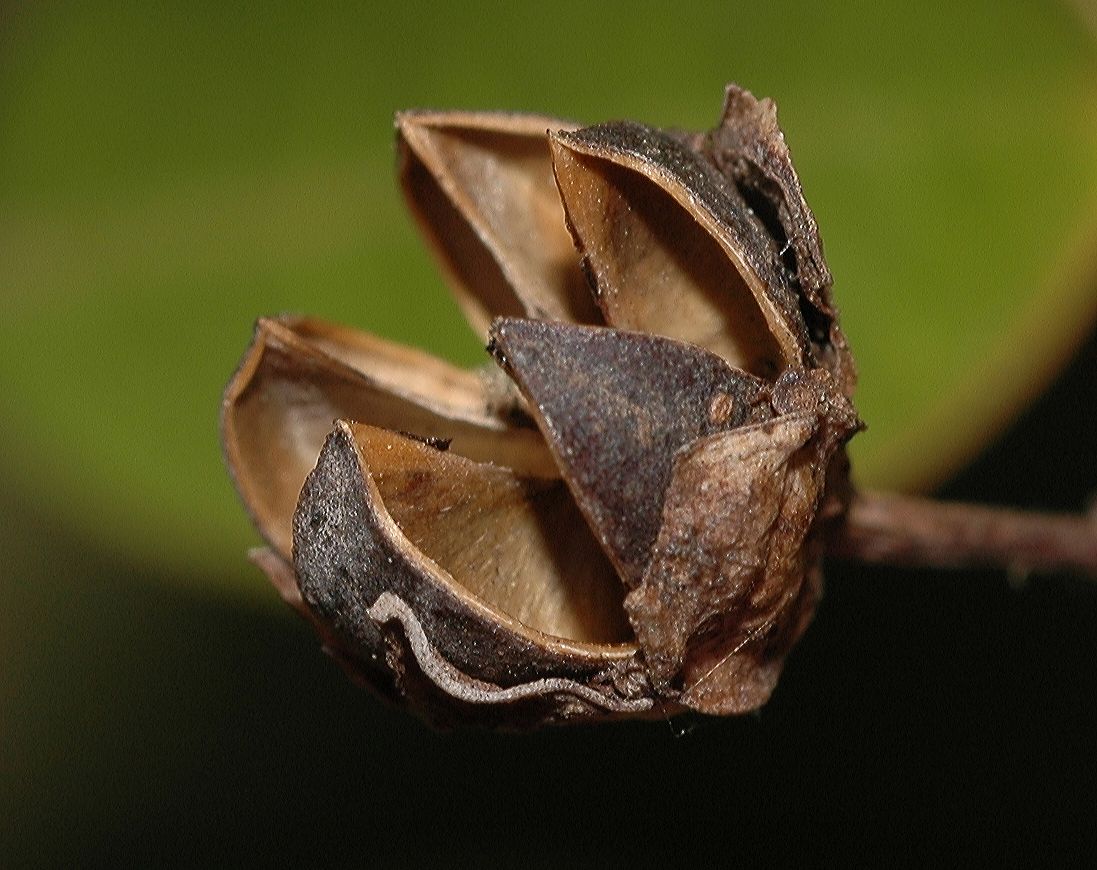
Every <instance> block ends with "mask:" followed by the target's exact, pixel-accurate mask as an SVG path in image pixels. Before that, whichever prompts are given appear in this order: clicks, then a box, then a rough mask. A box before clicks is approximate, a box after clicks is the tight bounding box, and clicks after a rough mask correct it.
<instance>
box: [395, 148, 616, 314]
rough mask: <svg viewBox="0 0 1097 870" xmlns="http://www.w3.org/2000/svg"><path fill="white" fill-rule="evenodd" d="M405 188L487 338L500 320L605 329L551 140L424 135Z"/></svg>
mask: <svg viewBox="0 0 1097 870" xmlns="http://www.w3.org/2000/svg"><path fill="white" fill-rule="evenodd" d="M407 136H408V141H409V143H410V144H411V145H413V147H415V148H417V149H422V153H421V154H409V155H407V160H408V163H407V164H406V166H405V189H406V191H407V193H408V196H409V198H410V199H411V201H412V203H413V205H414V206H415V208H416V210H417V211H418V212H419V215H420V217H421V219H422V221H423V223H424V228H425V229H426V230H427V232H428V233H429V234H430V235H431V236H432V242H433V243H434V245H435V247H436V249H437V250H438V251H439V253H441V254H442V256H443V258H444V259H445V261H446V263H447V265H448V267H449V269H450V270H451V272H452V274H453V277H454V279H455V280H456V282H457V283H458V284H459V291H460V292H459V294H458V296H459V301H461V303H462V305H463V307H464V308H465V309H466V315H467V316H468V317H469V320H470V321H471V322H472V323H473V325H474V326H476V327H478V328H479V329H480V330H481V331H484V332H486V330H487V327H488V325H489V324H490V322H491V320H492V318H493V317H496V316H527V317H539V318H551V319H554V320H567V321H574V322H581V323H598V322H601V316H600V314H599V312H598V308H597V306H596V305H595V304H594V301H593V299H592V298H591V293H590V288H589V287H588V286H587V283H586V279H585V278H584V276H583V274H582V272H581V271H580V269H579V255H578V253H577V252H576V250H575V246H574V244H573V242H572V240H571V237H570V236H569V234H568V232H567V229H566V227H565V225H564V211H563V207H562V205H561V204H560V198H559V195H558V193H557V190H556V185H555V182H554V181H553V177H552V164H551V162H550V158H549V150H548V139H547V136H546V135H545V131H544V130H541V131H538V132H537V134H536V135H521V134H515V133H509V132H501V131H495V130H485V129H468V128H453V127H418V128H415V129H414V130H408V131H407Z"/></svg>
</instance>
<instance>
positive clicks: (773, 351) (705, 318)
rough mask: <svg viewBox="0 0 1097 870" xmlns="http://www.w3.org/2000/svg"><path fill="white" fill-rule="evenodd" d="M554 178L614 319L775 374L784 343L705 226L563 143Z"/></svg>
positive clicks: (641, 180) (628, 172)
mask: <svg viewBox="0 0 1097 870" xmlns="http://www.w3.org/2000/svg"><path fill="white" fill-rule="evenodd" d="M556 165H557V178H558V181H559V185H560V191H561V194H562V195H563V198H564V201H565V203H566V204H567V209H568V214H569V216H570V218H571V222H572V226H573V227H574V229H575V231H576V233H577V234H578V236H579V238H580V240H581V242H582V247H583V249H584V250H585V252H586V254H587V256H588V257H589V259H590V264H591V267H592V271H593V272H594V274H595V277H596V279H597V282H598V289H599V303H600V304H601V306H602V310H603V312H604V313H605V316H606V320H607V322H609V323H610V324H611V325H613V326H616V327H619V328H622V329H632V330H638V331H644V332H652V333H655V334H657V335H663V336H666V337H668V338H676V339H679V340H682V341H688V342H690V343H692V344H697V345H700V346H701V347H704V348H707V349H708V350H711V351H712V352H714V353H716V354H719V355H720V356H722V357H724V358H725V359H726V360H728V362H730V363H731V364H732V365H734V366H736V367H737V368H740V369H743V370H744V371H747V372H750V373H751V374H754V375H758V376H759V377H763V378H767V379H773V378H774V377H776V375H777V374H779V373H780V371H781V370H782V368H783V367H784V365H783V354H782V352H781V348H780V346H779V344H778V342H777V340H776V339H775V338H774V336H773V333H772V331H771V330H770V328H769V325H768V324H767V322H766V319H765V316H764V314H763V312H762V310H761V308H760V306H759V304H758V302H757V300H756V299H755V297H754V294H753V293H752V292H751V291H750V288H749V287H748V286H747V284H746V282H745V281H744V280H743V277H742V276H741V275H740V273H739V271H738V270H737V269H736V268H735V266H734V264H733V263H732V262H731V260H730V259H729V258H728V255H727V254H726V253H725V252H724V250H723V249H722V248H721V247H720V245H719V243H718V242H717V241H716V239H714V238H713V237H712V236H711V235H710V234H709V233H708V232H707V231H706V230H705V228H704V227H702V226H701V224H700V223H698V222H697V221H696V220H695V219H694V218H693V217H692V216H691V215H690V214H689V213H688V212H687V211H686V209H684V208H683V207H682V206H681V205H680V204H679V203H678V202H677V201H676V200H675V199H674V198H673V197H672V196H671V195H670V194H669V193H667V192H666V191H664V190H662V189H660V188H659V187H658V186H657V185H656V184H655V183H653V182H652V181H651V180H650V179H648V178H646V177H645V176H644V175H641V174H640V173H639V172H636V171H635V170H632V169H626V168H625V167H622V166H619V165H617V164H614V163H611V162H610V161H608V160H603V159H599V158H595V157H591V156H588V155H583V154H579V153H576V152H574V151H571V150H569V149H567V148H564V147H558V148H557V150H556Z"/></svg>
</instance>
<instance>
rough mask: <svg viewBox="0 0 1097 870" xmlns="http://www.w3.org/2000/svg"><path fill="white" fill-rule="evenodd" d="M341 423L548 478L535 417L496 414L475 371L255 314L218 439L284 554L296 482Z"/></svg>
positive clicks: (239, 485)
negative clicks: (408, 436) (427, 441)
mask: <svg viewBox="0 0 1097 870" xmlns="http://www.w3.org/2000/svg"><path fill="white" fill-rule="evenodd" d="M337 419H352V420H364V421H367V422H370V423H373V424H376V425H379V426H383V427H385V428H389V429H392V430H394V431H404V432H413V433H414V434H416V435H418V436H420V437H425V438H440V439H448V440H449V441H450V442H452V444H453V447H454V449H455V450H458V451H460V452H461V453H462V454H463V455H466V456H470V457H472V458H475V459H482V460H489V459H491V460H496V461H500V462H504V463H506V464H507V465H508V466H509V467H513V468H518V469H523V470H527V471H529V472H531V473H536V474H541V475H545V476H553V475H555V474H556V471H555V466H554V465H553V463H552V460H551V457H550V455H549V453H548V451H547V449H546V448H545V445H544V443H543V441H542V439H541V436H540V434H539V433H538V432H537V429H536V427H534V425H533V424H532V422H529V421H528V420H527V421H525V422H524V424H523V421H522V420H521V419H520V418H519V417H516V416H515V415H514V414H506V415H504V414H502V413H499V412H497V411H496V410H495V409H493V408H492V406H491V401H490V399H489V397H487V396H486V395H485V394H484V392H483V389H482V384H481V380H480V379H479V378H478V377H477V376H476V375H475V374H473V373H471V372H468V371H464V370H462V369H459V368H457V367H455V366H453V365H451V364H450V363H447V362H445V361H443V360H440V359H438V358H436V357H433V356H431V355H429V354H426V353H423V352H421V351H417V350H414V349H411V348H407V347H403V346H401V345H397V344H393V343H391V342H387V341H384V340H382V339H379V338H376V337H374V336H370V335H368V334H365V333H360V332H356V331H353V330H349V329H346V328H344V327H340V326H337V325H334V324H330V323H325V322H323V321H320V320H316V319H312V318H298V317H283V318H262V319H260V320H259V321H257V323H256V325H255V333H254V336H253V338H252V343H251V345H250V346H249V347H248V349H247V350H246V351H245V353H244V356H243V358H242V360H241V362H240V365H239V366H238V368H237V370H236V372H235V374H234V375H233V377H232V379H231V380H230V381H229V384H228V386H227V387H226V389H225V394H224V398H223V400H222V404H221V443H222V449H223V451H224V455H225V461H226V464H227V466H228V469H229V473H230V475H231V476H232V479H233V482H234V484H235V486H236V489H237V491H238V492H239V494H240V497H241V500H242V501H243V502H244V506H245V507H246V508H247V510H248V513H249V514H250V515H251V517H252V520H253V522H254V523H255V525H256V527H257V528H258V530H259V532H260V534H261V535H262V536H263V538H264V539H265V540H266V541H267V543H268V544H270V545H271V546H272V547H274V549H275V550H276V551H277V552H279V553H280V554H281V555H282V556H283V557H284V558H287V559H288V558H289V556H290V543H291V520H292V516H293V511H294V509H295V507H296V505H297V498H298V495H299V494H300V491H301V485H302V484H303V483H304V481H305V477H306V475H307V474H308V472H309V471H310V470H311V469H312V467H313V466H314V465H315V464H316V457H317V456H318V455H319V453H320V447H321V445H322V444H323V443H324V439H325V438H326V437H327V434H328V433H329V432H330V431H331V427H332V424H333V423H334V421H335V420H337Z"/></svg>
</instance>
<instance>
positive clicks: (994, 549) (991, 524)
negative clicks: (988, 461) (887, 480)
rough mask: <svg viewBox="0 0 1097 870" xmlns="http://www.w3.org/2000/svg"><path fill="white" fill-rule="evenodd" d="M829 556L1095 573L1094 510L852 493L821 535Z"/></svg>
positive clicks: (1096, 524)
mask: <svg viewBox="0 0 1097 870" xmlns="http://www.w3.org/2000/svg"><path fill="white" fill-rule="evenodd" d="M827 552H828V553H829V554H830V555H832V556H837V557H838V558H843V559H852V560H856V561H860V562H878V563H886V564H890V565H909V566H930V567H938V568H962V567H979V566H982V567H1002V568H1006V569H1008V570H1010V571H1011V572H1016V573H1021V574H1024V573H1028V572H1032V571H1039V572H1053V571H1066V572H1071V573H1076V574H1082V575H1085V576H1088V577H1093V578H1097V517H1094V516H1093V515H1089V516H1086V515H1073V514H1052V513H1032V512H1027V511H1020V510H1014V509H1010V508H1001V507H989V506H985V505H973V504H961V503H948V502H940V501H934V500H932V499H927V498H917V497H914V496H906V495H898V494H894V493H882V492H861V493H858V494H857V495H856V496H855V497H854V499H853V501H852V503H851V504H850V508H849V513H848V515H847V517H846V520H845V522H844V523H843V524H841V525H838V526H836V527H835V528H834V529H833V530H832V532H831V534H830V536H829V537H828V540H827Z"/></svg>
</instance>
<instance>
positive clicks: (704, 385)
mask: <svg viewBox="0 0 1097 870" xmlns="http://www.w3.org/2000/svg"><path fill="white" fill-rule="evenodd" d="M490 350H491V351H492V353H493V354H494V355H495V358H496V360H498V362H499V364H500V365H502V366H503V368H504V370H506V371H507V373H508V374H510V376H511V377H512V378H514V380H515V381H516V382H517V384H518V386H519V388H520V389H521V390H522V392H523V393H524V394H525V396H526V397H527V398H528V399H529V403H530V407H531V409H532V410H533V413H534V416H535V417H536V419H537V421H538V423H539V424H540V425H541V430H542V433H543V434H544V436H545V440H546V441H547V442H548V444H549V447H550V448H551V450H552V452H553V455H554V457H555V459H556V462H557V464H558V465H559V467H560V469H561V471H562V472H563V475H564V479H565V480H566V481H567V483H568V485H569V486H570V487H571V489H572V492H573V494H574V495H575V498H576V500H577V501H578V503H579V505H580V506H581V507H582V509H583V512H584V513H585V514H586V516H587V518H588V520H589V521H590V523H591V526H592V527H593V529H594V531H595V534H596V535H597V536H598V538H599V540H601V541H602V543H603V545H604V546H605V548H606V550H607V552H609V553H610V555H611V557H612V558H613V561H614V563H615V564H616V565H617V567H618V570H619V571H620V572H621V577H622V579H623V580H624V582H625V583H626V584H627V585H629V586H633V585H635V584H636V583H637V582H638V581H639V578H640V577H641V576H642V575H643V572H644V568H645V567H646V565H647V563H648V558H649V551H650V549H651V545H652V542H653V541H654V540H655V537H656V535H657V534H658V532H659V525H660V523H661V521H662V520H661V512H662V504H663V496H664V494H665V492H666V488H667V484H668V483H669V482H670V474H671V465H672V463H673V461H674V454H675V452H676V451H677V450H678V449H679V448H680V447H683V446H685V445H687V444H689V443H691V442H693V441H695V440H696V439H698V438H701V437H703V436H705V435H709V434H712V433H713V432H720V431H724V430H727V429H733V428H735V427H736V426H742V425H744V424H745V423H749V422H753V421H758V420H764V419H766V418H768V417H769V416H771V415H772V410H771V409H770V407H769V403H768V401H767V400H768V396H769V389H768V387H767V385H766V384H765V383H764V382H763V381H761V380H759V379H758V378H755V377H752V376H750V375H748V374H746V373H744V372H740V371H737V370H736V369H733V368H732V367H731V366H729V365H728V364H727V363H726V362H724V361H723V360H722V359H720V358H719V357H718V356H715V355H714V354H711V353H708V352H707V351H705V350H703V349H702V348H699V347H695V346H693V345H688V344H684V343H682V342H678V341H671V340H669V339H665V338H659V337H656V336H652V335H644V334H640V333H632V332H623V331H620V330H616V329H606V328H601V329H599V328H592V327H579V326H570V325H568V324H562V323H549V322H542V321H531V320H505V319H501V320H497V321H496V322H495V325H494V326H493V327H492V331H491V346H490Z"/></svg>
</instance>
